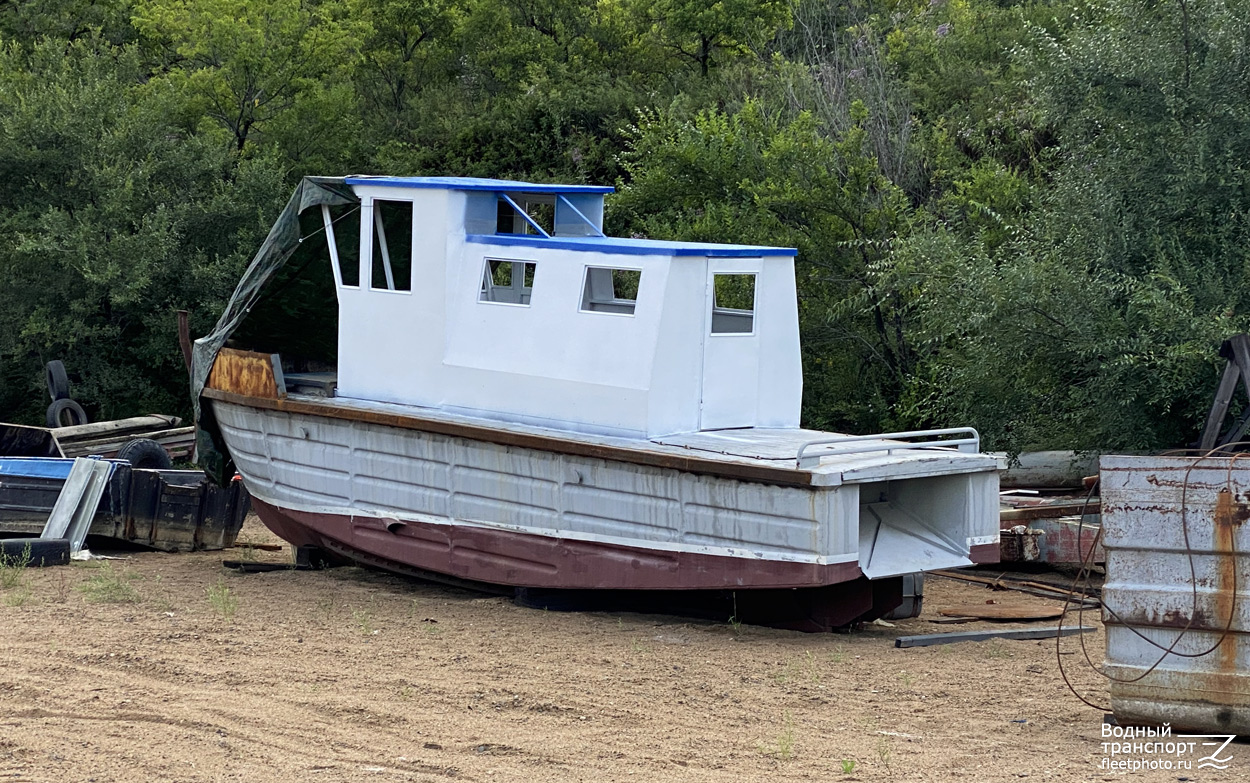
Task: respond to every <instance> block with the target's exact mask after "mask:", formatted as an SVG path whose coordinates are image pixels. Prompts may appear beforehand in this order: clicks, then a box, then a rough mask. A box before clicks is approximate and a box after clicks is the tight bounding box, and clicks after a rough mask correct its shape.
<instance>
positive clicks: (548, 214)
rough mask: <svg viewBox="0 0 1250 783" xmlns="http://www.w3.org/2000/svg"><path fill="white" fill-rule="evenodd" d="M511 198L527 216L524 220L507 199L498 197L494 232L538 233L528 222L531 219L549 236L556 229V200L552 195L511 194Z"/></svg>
mask: <svg viewBox="0 0 1250 783" xmlns="http://www.w3.org/2000/svg"><path fill="white" fill-rule="evenodd" d="M511 198H512V200H513V201H514V202H516V205H517V206H518V207H520V208H521V209H522V210H524V211H525V215H527V216H528V217H529V220H526V219H525V217H523V216H522V215H521V214H520V213H518V212H517V211H516V209H514V208H513V206H512V205H511V204H509V203H508V201H507V199H502V198H501V199H499V209H498V214H497V218H496V221H497V224H496V228H495V233H497V234H534V235H540V232H539V231H538V230H536V229H535V228H534V226H533V225H532V224H531V223H530V221H533V222H534V223H536V224H538V227H539V228H541V229H542V230H543V231H546V232H547V234H548V235H549V236H550V235H551V234H554V233H555V230H556V202H555V197H554V196H523V195H519V194H518V195H513V196H511Z"/></svg>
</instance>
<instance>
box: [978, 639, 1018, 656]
mask: <svg viewBox="0 0 1250 783" xmlns="http://www.w3.org/2000/svg"><path fill="white" fill-rule="evenodd" d="M983 644H984V645H985V656H986V657H987V658H1007V657H1009V656H1010V655H1011V653H1010V652H1008V650H1007V647H1006V646H1005V645H1003V643H1002V641H1001V640H999V639H991V640H990V641H988V642H983Z"/></svg>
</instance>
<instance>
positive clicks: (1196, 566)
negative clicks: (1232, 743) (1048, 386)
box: [1102, 456, 1250, 734]
mask: <svg viewBox="0 0 1250 783" xmlns="http://www.w3.org/2000/svg"><path fill="white" fill-rule="evenodd" d="M1247 520H1250V460H1247V459H1244V458H1243V459H1240V460H1238V459H1235V458H1231V457H1216V458H1205V459H1199V458H1192V457H1153V456H1152V457H1120V456H1106V457H1103V458H1102V524H1103V546H1104V547H1105V549H1106V558H1107V559H1106V568H1107V579H1106V583H1105V585H1104V587H1103V603H1104V609H1103V619H1104V621H1105V622H1106V624H1107V653H1106V659H1107V671H1108V674H1110V675H1111V677H1112V678H1113V679H1112V682H1111V702H1112V709H1113V711H1114V712H1115V714H1116V717H1117V718H1118V719H1119V720H1120V721H1121V722H1124V723H1129V722H1137V723H1171V725H1172V726H1173V727H1175V728H1184V729H1191V730H1198V731H1219V732H1225V733H1234V732H1235V733H1239V734H1243V733H1248V732H1250V636H1248V634H1250V532H1248V531H1247V525H1246V522H1247ZM1169 649H1170V650H1171V652H1169Z"/></svg>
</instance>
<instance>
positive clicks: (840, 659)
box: [829, 645, 846, 663]
mask: <svg viewBox="0 0 1250 783" xmlns="http://www.w3.org/2000/svg"><path fill="white" fill-rule="evenodd" d="M829 663H846V650H845V649H844V648H843V647H842V645H838V646H837V648H836V649H834V651H833V652H831V653H829Z"/></svg>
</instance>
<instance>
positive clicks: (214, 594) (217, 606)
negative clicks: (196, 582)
mask: <svg viewBox="0 0 1250 783" xmlns="http://www.w3.org/2000/svg"><path fill="white" fill-rule="evenodd" d="M204 592H206V593H208V602H209V603H210V604H212V606H213V611H215V612H216V613H217V614H219V615H221V619H223V620H230V619H233V618H234V613H235V610H236V609H238V608H239V597H238V596H237V595H235V594H234V593H232V592H230V586H229V585H227V584H226V578H225V577H223V576H219V577H217V584H215V585H209V586H208V587H206V588H204Z"/></svg>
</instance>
